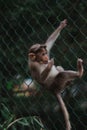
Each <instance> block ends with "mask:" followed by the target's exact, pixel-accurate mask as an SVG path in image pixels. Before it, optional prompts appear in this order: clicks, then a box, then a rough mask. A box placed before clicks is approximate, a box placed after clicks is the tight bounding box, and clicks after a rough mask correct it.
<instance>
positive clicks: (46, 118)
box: [0, 0, 87, 130]
mask: <svg viewBox="0 0 87 130" xmlns="http://www.w3.org/2000/svg"><path fill="white" fill-rule="evenodd" d="M65 18H66V19H67V20H68V26H67V27H66V28H65V29H64V30H63V31H62V32H61V35H60V37H59V38H58V39H57V41H56V43H55V45H54V47H53V49H52V52H51V56H52V57H54V59H55V64H56V65H62V66H63V67H64V68H65V69H73V70H75V69H76V62H77V58H78V57H80V58H82V59H83V61H84V69H85V72H84V76H83V78H82V79H77V80H75V81H74V82H73V83H72V84H71V87H69V88H67V89H66V90H64V91H63V92H62V97H63V99H64V101H65V103H66V106H67V108H68V111H69V113H70V120H71V124H72V130H79V129H81V130H87V1H86V0H66V1H65V0H14V1H12V0H0V107H1V108H0V113H1V114H0V130H7V129H9V130H18V129H20V130H57V129H58V130H65V125H64V119H63V115H62V113H61V111H60V109H59V105H58V103H57V101H56V99H55V97H54V96H53V95H51V94H50V93H49V92H44V93H43V94H41V95H39V96H32V94H30V93H29V92H25V93H23V92H21V93H17V94H14V92H15V91H16V90H20V89H21V88H22V86H23V85H24V84H23V83H24V82H25V80H29V79H30V78H31V74H30V71H29V68H28V49H29V47H30V46H31V45H32V44H34V43H44V42H45V41H46V39H47V37H48V36H49V35H50V34H51V33H52V32H53V31H54V29H55V28H56V27H57V26H58V25H59V23H60V21H62V20H63V19H65Z"/></svg>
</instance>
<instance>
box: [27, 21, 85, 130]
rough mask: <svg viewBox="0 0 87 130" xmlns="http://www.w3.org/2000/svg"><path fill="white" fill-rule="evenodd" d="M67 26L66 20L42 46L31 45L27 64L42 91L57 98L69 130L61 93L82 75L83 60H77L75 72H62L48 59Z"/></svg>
mask: <svg viewBox="0 0 87 130" xmlns="http://www.w3.org/2000/svg"><path fill="white" fill-rule="evenodd" d="M66 26H67V19H64V20H63V21H61V22H60V24H59V26H58V27H57V29H55V31H54V32H53V33H52V34H51V35H50V36H49V37H48V39H47V40H46V42H45V43H44V44H39V43H36V44H34V45H32V46H31V47H30V49H29V53H28V58H29V60H28V64H29V69H30V72H31V76H32V78H33V79H34V81H36V82H37V83H38V84H40V85H41V86H42V87H43V88H44V89H46V90H48V91H51V92H52V93H54V94H55V96H56V97H57V100H58V101H59V104H60V107H61V109H62V111H63V114H64V118H65V124H66V130H70V129H71V124H70V121H69V114H68V111H67V108H66V106H65V104H64V101H63V99H62V97H61V91H62V90H64V89H65V87H67V84H68V83H70V82H71V81H72V80H74V79H76V78H81V77H82V75H83V71H84V69H83V60H82V59H80V58H78V60H77V69H78V70H77V71H72V70H64V68H63V67H62V66H56V65H55V64H54V59H53V58H51V59H50V51H51V48H52V47H53V45H54V43H55V41H56V39H57V38H58V37H59V35H60V32H61V31H62V30H63V28H65V27H66Z"/></svg>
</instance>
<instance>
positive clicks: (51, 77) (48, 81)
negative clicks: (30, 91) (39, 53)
mask: <svg viewBox="0 0 87 130" xmlns="http://www.w3.org/2000/svg"><path fill="white" fill-rule="evenodd" d="M58 73H59V72H58V70H57V69H56V67H55V66H54V65H53V66H52V68H51V70H50V72H49V74H48V76H47V78H46V80H45V84H46V86H48V87H49V86H50V85H51V84H52V83H53V81H54V78H55V77H56V76H57V74H58Z"/></svg>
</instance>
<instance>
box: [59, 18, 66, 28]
mask: <svg viewBox="0 0 87 130" xmlns="http://www.w3.org/2000/svg"><path fill="white" fill-rule="evenodd" d="M66 25H67V19H64V20H63V21H61V23H60V28H61V29H63V28H64V27H66Z"/></svg>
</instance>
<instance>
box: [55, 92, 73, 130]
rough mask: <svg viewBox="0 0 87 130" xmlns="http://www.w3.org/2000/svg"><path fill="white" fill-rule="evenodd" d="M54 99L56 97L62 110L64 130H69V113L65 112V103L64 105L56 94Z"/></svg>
mask: <svg viewBox="0 0 87 130" xmlns="http://www.w3.org/2000/svg"><path fill="white" fill-rule="evenodd" d="M56 97H57V100H58V102H59V104H60V108H61V109H62V112H63V114H64V118H65V124H66V130H71V124H70V121H69V113H68V111H67V108H66V106H65V103H64V101H63V99H62V97H61V95H60V94H59V93H56Z"/></svg>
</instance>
